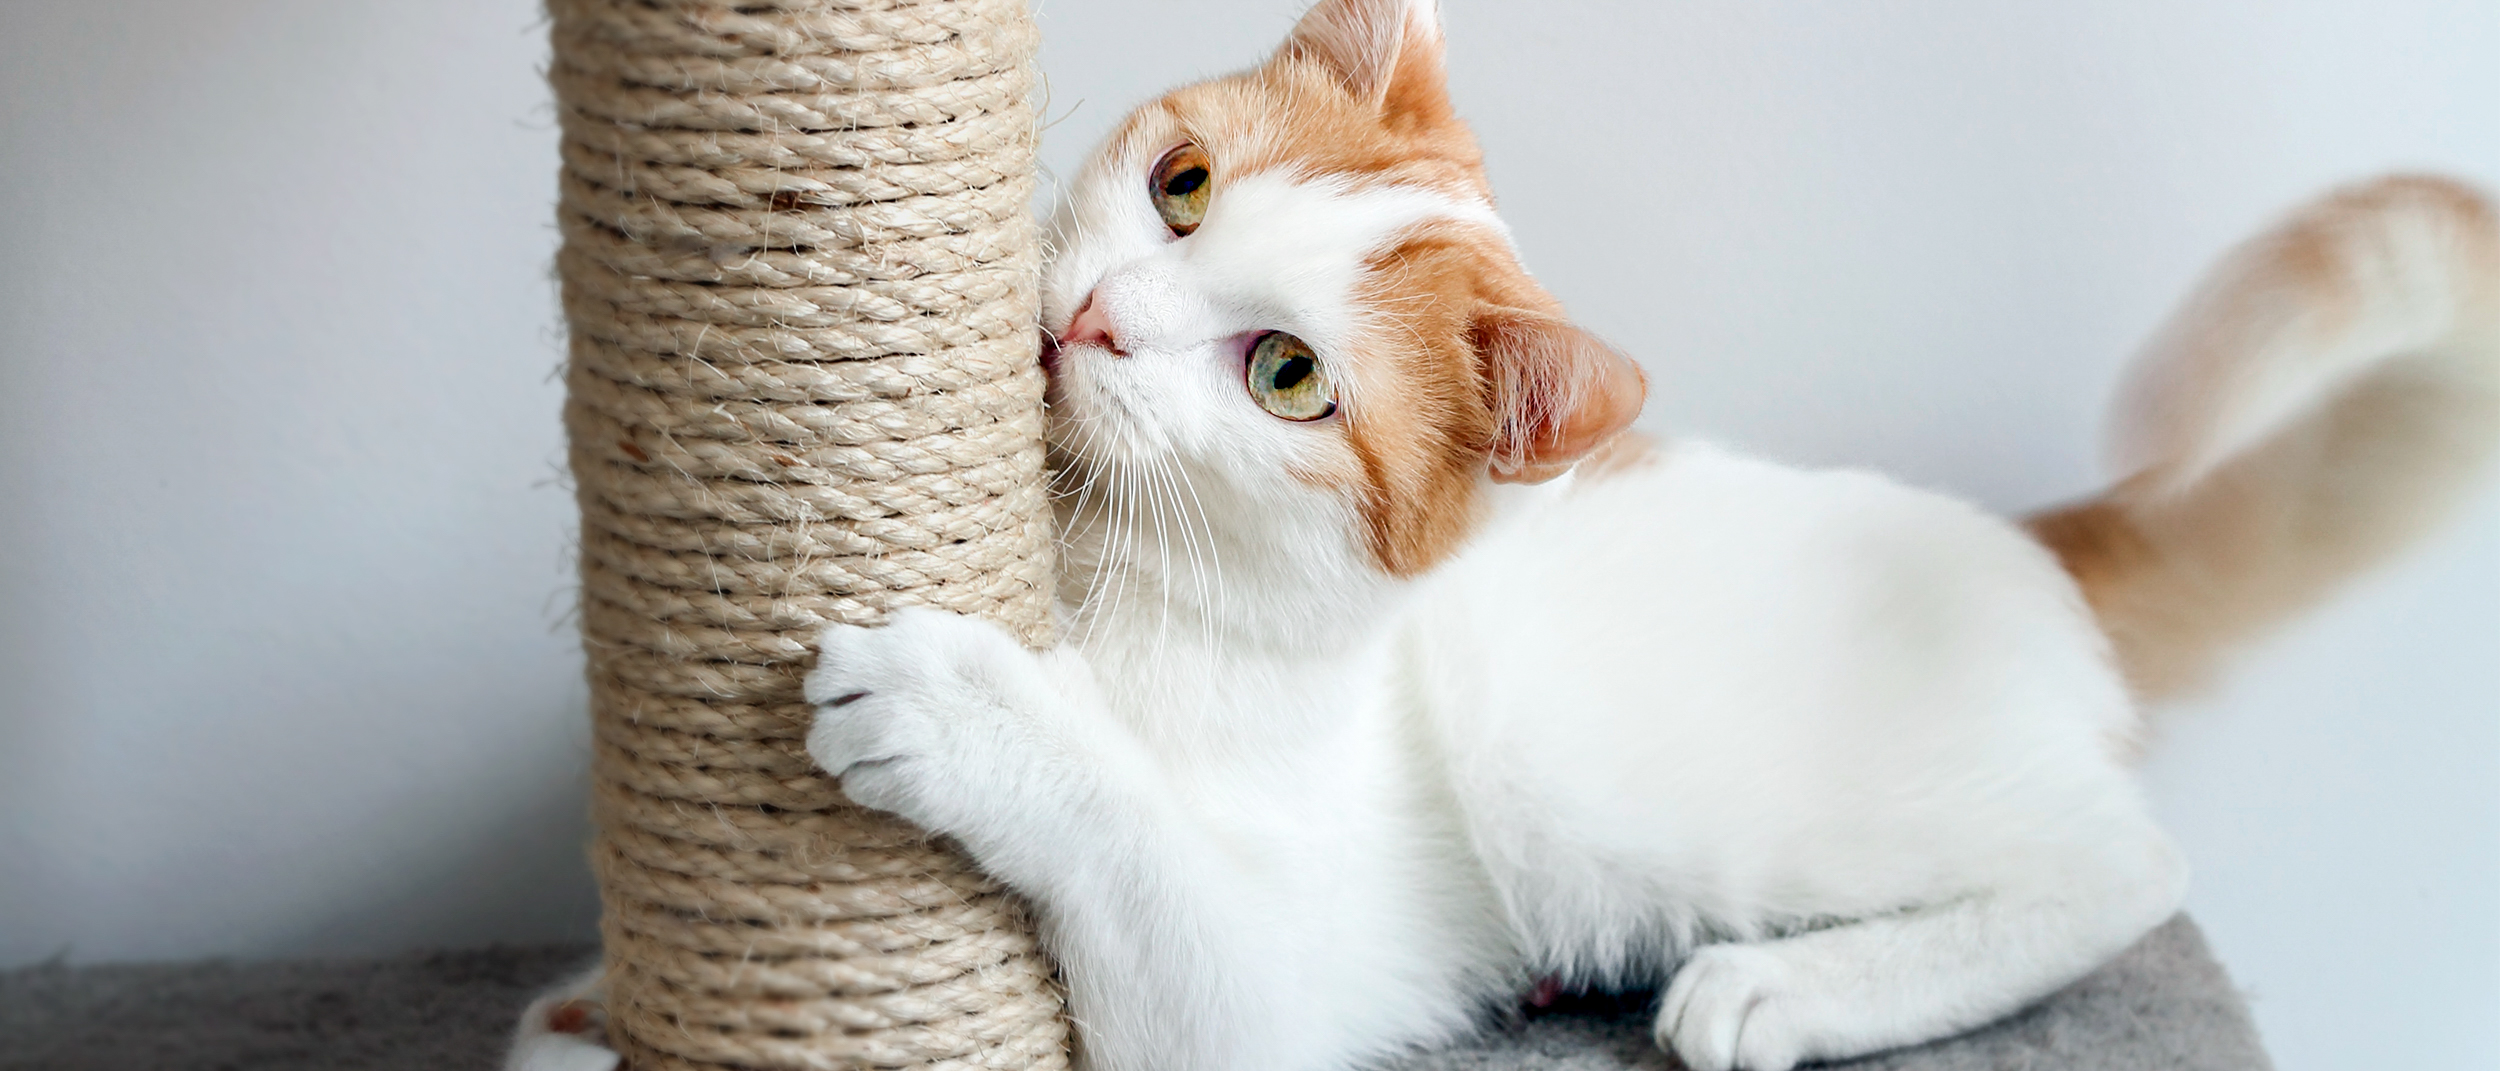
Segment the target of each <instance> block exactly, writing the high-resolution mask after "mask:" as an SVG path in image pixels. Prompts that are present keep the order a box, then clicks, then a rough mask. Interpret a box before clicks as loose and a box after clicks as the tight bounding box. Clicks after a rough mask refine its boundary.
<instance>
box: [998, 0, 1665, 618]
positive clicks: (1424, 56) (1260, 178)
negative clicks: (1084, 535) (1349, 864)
mask: <svg viewBox="0 0 2500 1071" xmlns="http://www.w3.org/2000/svg"><path fill="white" fill-rule="evenodd" d="M1042 322H1043V325H1044V327H1045V328H1046V330H1047V333H1048V334H1050V335H1052V336H1054V337H1055V338H1056V340H1057V342H1056V345H1055V346H1053V347H1050V349H1049V351H1048V352H1046V355H1045V360H1046V362H1047V364H1048V365H1049V367H1050V370H1051V380H1052V383H1051V388H1050V398H1051V405H1052V421H1051V423H1052V445H1053V448H1054V451H1055V452H1056V453H1057V454H1058V456H1059V462H1060V464H1061V465H1063V466H1065V467H1066V468H1068V469H1069V470H1070V471H1071V475H1072V476H1073V477H1074V478H1075V479H1076V480H1078V481H1080V482H1088V483H1089V484H1090V486H1091V490H1090V491H1089V492H1088V493H1090V494H1096V495H1100V496H1102V497H1103V498H1104V499H1105V500H1107V504H1101V505H1098V506H1097V508H1096V509H1095V510H1094V514H1095V516H1096V520H1097V521H1098V522H1099V523H1101V524H1108V525H1115V526H1116V525H1118V524H1120V523H1122V522H1120V521H1118V520H1117V515H1118V514H1119V513H1120V509H1121V506H1122V505H1123V503H1121V502H1119V501H1117V499H1118V498H1119V497H1120V496H1122V495H1130V496H1135V495H1141V494H1151V493H1157V492H1159V491H1160V490H1161V489H1162V488H1165V487H1169V488H1170V492H1169V493H1171V494H1174V495H1176V496H1177V495H1179V494H1181V493H1183V490H1184V489H1183V486H1182V485H1183V484H1185V485H1186V493H1187V494H1188V495H1189V501H1188V502H1187V503H1185V504H1183V505H1181V506H1180V507H1178V508H1175V509H1174V510H1172V511H1170V512H1171V513H1172V515H1173V518H1174V519H1173V520H1172V521H1171V523H1172V524H1175V525H1207V526H1212V527H1214V528H1217V529H1220V530H1222V535H1223V536H1224V537H1225V539H1226V540H1227V542H1228V543H1231V542H1238V543H1240V544H1242V545H1241V546H1239V547H1236V548H1234V553H1236V554H1248V555H1254V556H1255V555H1259V554H1263V553H1293V554H1311V555H1318V556H1320V557H1322V558H1326V559H1329V560H1332V561H1337V562H1340V563H1343V564H1344V565H1345V566H1346V567H1354V566H1358V565H1359V566H1360V567H1362V568H1365V569H1369V570H1371V571H1373V572H1375V573H1377V574H1378V575H1381V576H1387V577H1407V576H1413V575H1416V574H1418V573H1421V572H1423V571H1425V570H1428V569H1430V568H1431V567H1432V566H1433V565H1434V564H1436V563H1438V562H1440V561H1442V560H1443V559H1445V558H1446V557H1448V556H1449V555H1450V554H1451V553H1452V552H1453V551H1454V550H1455V549H1456V548H1457V547H1458V546H1459V545H1460V543H1462V542H1463V541H1464V539H1465V537H1466V536H1467V534H1468V532H1469V531H1470V530H1472V528H1473V527H1474V526H1475V525H1477V524H1479V523H1481V521H1482V519H1483V517H1484V514H1485V509H1486V507H1485V502H1486V499H1487V495H1488V484H1490V483H1494V482H1512V483H1537V482H1542V481H1545V480H1549V479H1552V478H1553V477H1555V476H1558V475H1560V474H1562V473H1564V472H1566V471H1569V470H1570V469H1571V467H1572V466H1573V465H1574V464H1575V463H1577V462H1578V461H1579V460H1580V459H1581V458H1583V457H1584V456H1586V455H1588V454H1589V453H1590V452H1591V451H1593V450H1595V449H1596V448H1598V447H1599V446H1600V445H1602V444H1604V443H1605V442H1606V441H1607V440H1608V439H1610V438H1612V437H1613V436H1614V435H1615V434H1616V433H1617V432H1619V431H1621V430H1622V429H1623V428H1624V427H1625V426H1626V425H1628V424H1629V423H1630V422H1631V421H1632V419H1633V417H1635V416H1636V415H1638V413H1639V411H1640V406H1641V401H1642V399H1643V397H1644V394H1645V392H1646V387H1645V384H1644V381H1643V379H1642V377H1641V373H1640V372H1639V370H1638V368H1637V367H1636V366H1635V365H1633V364H1632V362H1631V361H1629V360H1628V359H1626V358H1625V357H1624V356H1623V355H1621V354H1620V353H1618V352H1616V351H1615V350H1613V349H1612V348H1610V347H1608V346H1607V345H1605V344H1604V343H1602V342H1600V341H1598V340H1597V339H1595V338H1594V337H1592V336H1590V335H1588V334H1587V333H1585V332H1583V331H1581V330H1580V329H1578V328H1577V327H1575V326H1573V325H1572V324H1571V323H1570V322H1569V321H1567V320H1565V319H1564V318H1563V317H1562V315H1561V313H1560V310H1559V307H1558V305H1557V303H1556V302H1555V301H1554V299H1553V298H1552V297H1551V296H1550V295H1548V294H1547V293H1546V292H1545V291H1544V290H1543V289H1542V288H1540V287H1539V286H1538V285H1537V284H1536V282H1535V281H1534V280H1533V279H1531V278H1530V277H1529V276H1528V274H1527V272H1526V271H1525V270H1523V269H1522V268H1521V267H1520V266H1519V262H1518V259H1517V256H1516V254H1515V253H1514V252H1513V250H1512V248H1511V245H1510V240H1509V235H1508V232H1507V231H1506V230H1505V228H1504V227H1503V225H1502V223H1501V221H1500V220H1499V219H1498V218H1497V217H1496V216H1495V215H1494V210H1493V199H1492V193H1491V191H1490V189H1489V188H1488V187H1487V185H1486V182H1485V178H1484V172H1483V168H1482V165H1481V161H1480V156H1479V152H1478V150H1477V147H1476V142H1475V138H1474V136H1473V135H1472V134H1471V133H1470V132H1469V131H1468V129H1467V127H1466V125H1465V124H1464V123H1462V122H1460V120H1459V119H1458V117H1457V115H1456V114H1454V113H1453V111H1452V110H1451V106H1450V100H1449V96H1448V93H1447V91H1446V87H1445V83H1444V79H1443V69H1442V40H1441V30H1440V25H1439V18H1438V15H1437V13H1436V11H1435V7H1434V4H1433V2H1432V0H1321V3H1320V4H1319V5H1318V6H1317V7H1316V8H1314V9H1312V10H1311V11H1310V13H1309V14H1307V15H1305V16H1304V17H1303V19H1302V20H1301V22H1300V24H1299V25H1297V26H1296V27H1295V28H1294V31H1293V33H1292V35H1291V36H1290V37H1288V38H1287V39H1286V41H1285V43H1284V45H1283V46H1282V47H1280V48H1279V49H1277V51H1276V53H1275V54H1274V56H1272V57H1271V58H1270V59H1269V60H1268V61H1267V62H1266V63H1264V64H1262V65H1260V66H1258V67H1256V68H1254V69H1251V70H1249V71H1245V72H1243V73H1241V74H1237V75H1233V76H1230V77H1226V78H1220V79H1216V80H1213V81H1209V82H1204V83H1200V84H1197V85H1192V86H1188V87H1185V88H1182V89H1178V90H1174V91H1172V92H1171V93H1168V94H1166V95H1164V96H1163V97H1162V98H1161V99H1159V100H1156V101H1154V102H1153V103H1150V104H1148V105H1146V106H1144V107H1142V108H1139V109H1137V110H1136V111H1135V112H1134V113H1132V114H1130V115H1129V116H1128V117H1127V119H1126V121H1125V122H1124V123H1123V124H1122V125H1121V126H1120V128H1119V129H1118V130H1117V131H1116V132H1115V133H1113V134H1112V135H1111V137H1110V138H1109V139H1108V140H1107V141H1106V142H1105V143H1104V145H1103V146H1102V147H1101V148H1100V149H1099V150H1098V151H1097V152H1096V154H1095V156H1094V157H1093V158H1092V160H1091V161H1090V162H1089V163H1088V164H1087V166H1086V167H1085V169H1084V171H1083V172H1082V173H1081V174H1080V175H1079V177H1078V178H1077V179H1076V181H1075V182H1074V183H1073V184H1072V185H1071V187H1070V188H1069V190H1068V193H1067V196H1066V198H1065V199H1064V201H1063V203H1062V204H1061V205H1060V206H1059V210H1058V213H1057V216H1056V218H1055V220H1054V235H1053V245H1052V255H1051V261H1050V264H1049V266H1048V268H1047V270H1046V272H1045V274H1044V286H1043V295H1042ZM1128 505H1131V506H1134V505H1136V504H1134V503H1130V504H1128ZM1145 513H1146V511H1145V510H1143V509H1131V510H1129V514H1130V515H1131V516H1132V517H1134V518H1143V517H1144V515H1145ZM1163 522H1164V517H1163V516H1162V515H1158V516H1157V517H1156V520H1155V523H1163ZM1126 523H1129V524H1131V525H1134V524H1138V523H1144V522H1143V521H1142V520H1131V521H1129V522H1126ZM1130 534H1131V535H1132V536H1133V534H1134V533H1130ZM1193 534H1203V533H1193ZM1098 535H1099V533H1098ZM1114 535H1115V537H1116V535H1117V533H1115V534H1114ZM1170 538H1171V537H1168V536H1167V539H1166V542H1167V543H1168V542H1169V539H1170ZM1327 571H1328V570H1327V569H1324V568H1323V569H1318V570H1315V571H1314V575H1313V577H1312V578H1313V579H1315V580H1318V579H1325V577H1324V576H1323V575H1319V574H1325V573H1326V572H1327Z"/></svg>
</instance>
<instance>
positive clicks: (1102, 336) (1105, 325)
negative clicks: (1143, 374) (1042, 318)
mask: <svg viewBox="0 0 2500 1071" xmlns="http://www.w3.org/2000/svg"><path fill="white" fill-rule="evenodd" d="M1100 296H1101V295H1100V294H1099V293H1096V294H1087V295H1085V305H1084V307H1082V308H1079V309H1078V310H1076V319H1074V320H1071V321H1069V322H1068V329H1067V330H1065V331H1062V332H1060V333H1059V344H1060V345H1061V346H1063V347H1064V346H1083V345H1088V344H1090V345H1095V346H1100V347H1102V348H1104V349H1106V350H1110V351H1111V352H1112V353H1113V354H1115V355H1117V356H1122V357H1125V356H1127V353H1125V352H1124V351H1122V350H1121V349H1120V342H1119V340H1118V339H1116V338H1113V337H1112V334H1111V314H1110V313H1108V312H1104V311H1103V308H1102V302H1101V301H1100V300H1098V299H1099V298H1100Z"/></svg>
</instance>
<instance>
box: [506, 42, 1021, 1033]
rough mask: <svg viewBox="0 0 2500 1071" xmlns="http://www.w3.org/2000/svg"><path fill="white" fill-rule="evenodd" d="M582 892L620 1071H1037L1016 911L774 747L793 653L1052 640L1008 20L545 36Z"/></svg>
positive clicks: (786, 739)
mask: <svg viewBox="0 0 2500 1071" xmlns="http://www.w3.org/2000/svg"><path fill="white" fill-rule="evenodd" d="M548 7H549V9H550V12H551V14H552V15H553V31H552V33H553V38H554V47H555V61H554V65H553V68H552V70H551V73H550V78H551V80H552V81H553V83H554V86H555V92H556V100H557V105H558V113H559V115H560V118H561V123H562V128H563V161H564V166H563V177H562V190H563V194H562V207H561V209H560V218H561V222H562V230H563V234H564V249H563V252H562V253H561V254H560V255H559V260H558V264H559V268H560V272H561V275H562V278H563V293H564V308H565V314H566V317H567V319H568V321H569V323H570V328H571V336H572V338H571V350H570V361H569V364H568V369H567V383H568V385H569V389H570V400H569V401H568V403H567V406H566V409H565V420H566V424H567V426H568V429H569V430H570V432H571V439H572V465H573V473H574V477H575V480H576V483H577V487H578V490H579V497H580V500H581V508H582V529H581V557H582V633H583V643H584V646H585V647H586V649H587V650H588V652H589V656H590V683H591V704H592V715H593V721H594V726H595V735H596V744H595V754H594V760H593V761H594V789H593V792H594V800H593V810H594V814H595V817H596V819H597V823H598V827H599V834H598V838H597V840H596V842H595V843H594V845H593V847H592V849H591V851H592V861H593V865H594V867H595V869H596V870H597V872H598V875H599V881H600V887H601V895H602V899H603V902H604V904H605V913H604V917H603V919H602V922H601V929H602V933H603V936H604V938H605V941H606V951H607V961H608V965H609V992H608V1005H609V1014H610V1027H609V1033H610V1037H611V1039H612V1040H613V1041H614V1042H615V1044H616V1045H617V1047H618V1048H619V1049H620V1050H621V1051H623V1052H624V1053H625V1056H626V1060H627V1062H628V1066H630V1067H632V1068H634V1069H635V1071H695V1069H705V1071H710V1069H720V1068H751V1069H783V1068H855V1067H867V1068H920V1067H930V1068H962V1069H971V1068H985V1069H987V1068H998V1069H1005V1068H1057V1067H1064V1066H1066V1064H1067V1060H1068V1057H1067V1033H1066V1027H1065V1025H1064V1023H1063V1021H1062V1019H1061V1015H1060V1001H1059V998H1058V996H1057V991H1056V989H1055V988H1054V986H1053V983H1052V980H1051V977H1050V969H1049V966H1048V964H1047V963H1045V962H1044V961H1043V959H1042V957H1041V955H1040V953H1039V951H1038V950H1037V948H1036V946H1035V943H1034V940H1033V937H1032V933H1031V929H1030V927H1029V925H1028V924H1027V923H1026V922H1025V921H1024V919H1023V917H1022V915H1021V914H1020V912H1019V910H1018V907H1017V905H1016V904H1015V903H1014V902H1013V900H1012V899H1011V898H1010V896H1009V895H1008V894H1007V893H1006V892H1005V891H1004V890H1002V889H1001V888H1000V887H999V886H997V885H996V884H994V883H992V882H991V881H989V880H987V879H985V878H983V877H982V876H981V875H979V874H978V873H976V872H974V870H973V869H972V867H971V865H970V864H969V863H968V862H966V861H965V860H964V859H963V858H962V857H961V856H960V855H959V854H957V853H955V852H953V851H951V850H949V849H948V848H946V847H945V846H944V845H943V844H942V843H932V842H931V841H930V840H928V839H927V838H926V837H925V836H924V835H922V834H921V833H919V832H918V831H916V830H913V829H910V828H908V827H906V826H904V825H902V824H901V823H899V822H898V821H896V820H894V819H892V818H889V817H886V816H883V815H878V814H873V813H869V812H866V811H863V810H860V809H858V808H855V807H853V806H851V805H850V804H848V803H847V802H846V801H845V800H844V799H843V797H842V795H841V792H840V790H839V789H838V787H837V786H836V785H835V784H834V782H833V781H832V780H831V779H830V778H828V777H826V776H824V775H823V774H822V773H820V772H818V771H817V770H816V769H815V768H814V766H813V764H812V763H810V762H809V760H808V757H807V754H806V752H805V750H804V748H803V747H802V742H803V738H804V735H805V733H806V730H807V725H808V719H809V713H808V710H807V707H806V704H805V703H804V702H803V701H802V700H801V698H800V679H801V676H802V674H803V673H804V671H805V669H806V667H807V665H808V664H809V662H810V660H811V658H812V640H813V637H814V635H815V633H816V631H817V630H818V629H819V628H820V627H821V626H822V625H823V624H824V623H826V622H828V621H842V622H850V623H856V624H873V623H875V622H877V621H879V620H880V619H882V617H883V615H884V613H885V611H887V610H888V609H891V608H893V607H896V606H899V605H904V604H920V605H929V606H937V607H942V608H945V609H949V610H955V611H960V612H963V613H971V614H980V615H985V616H987V617H990V618H992V619H994V620H997V621H999V622H1001V623H1002V624H1005V625H1006V626H1008V627H1009V628H1011V629H1013V630H1016V631H1018V632H1020V633H1021V634H1022V635H1024V636H1025V637H1026V638H1027V639H1028V640H1029V641H1031V642H1035V643H1039V642H1043V641H1044V640H1046V639H1047V632H1048V629H1049V627H1050V619H1049V598H1050V588H1049V575H1050V561H1049V553H1050V542H1049V540H1050V533H1049V514H1048V501H1047V498H1046V497H1045V492H1044V488H1043V473H1042V466H1043V461H1042V446H1041V430H1042V413H1041V392H1042V379H1041V373H1040V370H1039V368H1038V367H1037V365H1036V348H1037V336H1036V333H1035V330H1034V318H1035V294H1036V285H1037V284H1036V276H1035V273H1036V271H1037V265H1038V254H1037V248H1036V235H1035V228H1034V224H1033V221H1032V218H1031V215H1030V212H1029V209H1028V205H1029V202H1030V199H1031V195H1032V189H1033V142H1034V122H1033V113H1032V110H1031V90H1032V87H1033V85H1034V68H1033V50H1034V46H1035V37H1034V31H1033V26H1032V22H1031V18H1030V15H1029V14H1028V13H1027V11H1026V9H1025V0H736V2H734V3H726V2H715V0H549V4H548Z"/></svg>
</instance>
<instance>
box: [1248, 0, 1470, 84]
mask: <svg viewBox="0 0 2500 1071" xmlns="http://www.w3.org/2000/svg"><path fill="white" fill-rule="evenodd" d="M1293 60H1302V61H1307V62H1310V63H1314V64H1317V65H1319V66H1320V67H1321V68H1323V69H1325V70H1327V71H1328V72H1329V73H1330V74H1331V75H1333V76H1335V77H1336V79H1337V81H1338V82H1339V83H1340V84H1342V85H1344V86H1345V87H1346V89H1347V91H1349V92H1351V93H1353V94H1354V97H1355V99H1357V100H1360V101H1362V102H1364V103H1365V104H1368V105H1371V106H1373V107H1376V108H1383V109H1384V110H1394V109H1398V108H1400V107H1411V106H1413V105H1415V104H1419V103H1423V102H1424V101H1425V100H1427V99H1428V100H1446V99H1447V96H1448V92H1447V88H1446V86H1445V85H1444V79H1443V75H1442V70H1441V12H1440V4H1439V3H1438V0H1320V2H1319V3H1318V4H1317V5H1316V6H1314V7H1312V8H1311V10H1309V11H1308V12H1305V13H1304V14H1303V16H1302V21H1301V22H1299V23H1296V24H1295V25H1294V28H1293V34H1292V36H1289V37H1287V38H1285V44H1284V46H1283V47H1281V48H1279V49H1277V50H1276V61H1277V62H1280V63H1281V62H1289V61H1293Z"/></svg>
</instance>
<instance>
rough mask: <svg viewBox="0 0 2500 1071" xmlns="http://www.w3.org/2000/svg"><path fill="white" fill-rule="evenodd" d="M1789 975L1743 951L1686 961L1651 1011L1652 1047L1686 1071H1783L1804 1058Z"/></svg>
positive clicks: (1721, 948) (1727, 948)
mask: <svg viewBox="0 0 2500 1071" xmlns="http://www.w3.org/2000/svg"><path fill="white" fill-rule="evenodd" d="M1792 973H1793V972H1792V971H1791V970H1790V969H1789V967H1788V965H1787V964H1786V963H1784V962H1782V961H1781V959H1780V957H1779V955H1778V954H1777V953H1774V952H1771V951H1768V950H1766V949H1762V948H1757V947H1754V946H1751V945H1741V944H1731V945H1711V946H1710V947H1707V948H1704V949H1702V950H1700V951H1698V952H1695V953H1693V957H1692V958H1691V959H1688V960H1686V961H1684V967H1683V969H1681V970H1678V971H1676V972H1675V980H1674V981H1673V982H1671V983H1669V984H1668V986H1667V997H1666V999H1665V1000H1664V1001H1661V1002H1660V1004H1659V1009H1658V1025H1657V1029H1656V1034H1657V1038H1658V1046H1659V1047H1660V1048H1664V1049H1670V1050H1673V1051H1674V1052H1675V1054H1676V1055H1677V1056H1679V1057H1681V1058H1683V1060H1684V1062H1685V1064H1687V1065H1689V1066H1690V1067H1691V1068H1692V1069H1693V1071H1788V1069H1789V1068H1791V1067H1794V1066H1796V1064H1797V1061H1798V1060H1800V1059H1802V1058H1803V1057H1804V1056H1805V1053H1804V1051H1803V1048H1804V1045H1803V1043H1804V1040H1805V1039H1804V1037H1803V1036H1802V1035H1801V1033H1800V1032H1799V1026H1800V1025H1801V1024H1799V1023H1798V1022H1797V1018H1796V1013H1797V1004H1798V1001H1797V999H1796V997H1795V995H1794V994H1793V993H1792V992H1791V988H1792V979H1791V975H1792Z"/></svg>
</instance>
